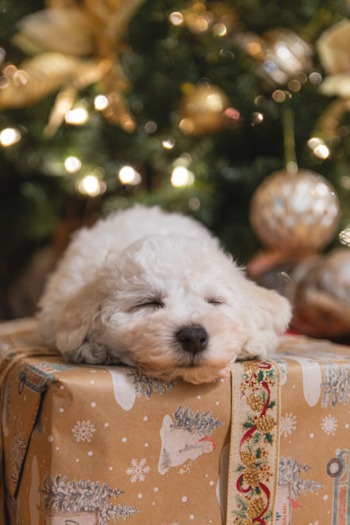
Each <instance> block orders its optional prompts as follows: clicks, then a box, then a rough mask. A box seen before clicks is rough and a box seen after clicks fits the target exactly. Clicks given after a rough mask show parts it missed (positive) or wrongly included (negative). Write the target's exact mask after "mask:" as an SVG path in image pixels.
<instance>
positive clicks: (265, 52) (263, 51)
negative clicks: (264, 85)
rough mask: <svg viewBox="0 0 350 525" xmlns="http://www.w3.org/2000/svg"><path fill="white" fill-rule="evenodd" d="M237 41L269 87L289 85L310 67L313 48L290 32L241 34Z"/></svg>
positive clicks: (281, 30)
mask: <svg viewBox="0 0 350 525" xmlns="http://www.w3.org/2000/svg"><path fill="white" fill-rule="evenodd" d="M235 40H236V41H237V42H238V44H239V45H240V46H241V47H243V49H244V50H245V51H246V52H247V53H248V54H249V55H250V56H251V57H252V58H253V59H254V60H255V61H256V62H257V64H258V68H257V73H258V74H259V75H260V76H261V77H263V78H264V79H265V80H267V81H268V82H269V84H271V83H272V85H276V84H281V85H282V84H286V83H287V82H288V81H289V80H291V79H296V78H298V76H299V75H300V74H302V73H304V74H305V73H306V72H307V71H308V70H309V68H310V67H311V63H312V62H311V57H312V55H313V49H312V46H311V45H310V44H309V43H308V42H306V41H305V40H303V39H302V38H301V37H300V36H299V35H297V34H296V33H294V32H293V31H291V30H290V29H286V28H276V29H272V30H270V31H267V32H266V33H263V34H262V35H260V36H258V35H256V34H254V33H249V32H245V33H239V34H237V36H236V37H235Z"/></svg>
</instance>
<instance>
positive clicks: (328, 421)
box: [321, 415, 338, 436]
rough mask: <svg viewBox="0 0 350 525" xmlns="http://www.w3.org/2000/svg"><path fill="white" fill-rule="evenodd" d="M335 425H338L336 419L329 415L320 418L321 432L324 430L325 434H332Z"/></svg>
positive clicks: (335, 428) (335, 427)
mask: <svg viewBox="0 0 350 525" xmlns="http://www.w3.org/2000/svg"><path fill="white" fill-rule="evenodd" d="M337 425H338V421H337V420H336V418H335V417H333V416H331V415H329V416H325V417H324V418H323V419H322V423H321V428H322V430H323V432H325V433H326V434H328V435H330V434H331V435H332V436H334V434H335V431H336V430H337Z"/></svg>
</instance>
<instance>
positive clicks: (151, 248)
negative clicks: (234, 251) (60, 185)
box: [38, 206, 291, 383]
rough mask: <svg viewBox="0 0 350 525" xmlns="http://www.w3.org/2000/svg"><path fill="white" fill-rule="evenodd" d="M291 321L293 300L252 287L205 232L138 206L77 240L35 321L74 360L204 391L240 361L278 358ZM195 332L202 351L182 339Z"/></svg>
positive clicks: (194, 224)
mask: <svg viewBox="0 0 350 525" xmlns="http://www.w3.org/2000/svg"><path fill="white" fill-rule="evenodd" d="M290 315H291V311H290V306H289V303H288V302H287V300H286V299H284V298H283V297H282V296H280V295H279V294H278V293H276V292H274V291H270V290H267V289H264V288H261V287H258V286H257V285H256V284H254V283H253V282H251V281H249V280H248V279H247V278H246V277H245V275H244V273H243V271H242V269H240V268H238V266H237V265H236V264H235V263H234V261H233V260H232V258H231V257H230V256H229V255H227V254H226V253H224V252H223V251H222V249H221V248H220V246H219V242H218V240H217V239H215V238H214V237H213V236H212V235H211V234H210V233H209V232H208V231H207V230H206V229H205V228H204V227H203V226H202V225H200V224H199V223H197V222H195V221H194V220H192V219H190V218H189V217H185V216H182V215H179V214H175V213H173V214H172V213H165V212H163V211H162V210H160V209H159V208H145V207H142V206H136V207H134V208H131V209H129V210H126V211H120V212H118V213H115V214H112V215H110V216H109V217H108V218H107V219H105V220H100V221H98V222H97V223H96V224H95V226H93V227H92V228H91V229H82V230H80V231H79V232H78V233H77V234H76V235H75V237H74V239H73V240H72V242H71V244H70V246H69V247H68V249H67V251H66V253H65V254H64V256H63V258H62V261H61V262H60V263H59V265H58V268H57V270H56V271H55V272H54V273H53V275H52V276H51V277H50V278H49V281H48V283H47V287H46V290H45V292H44V294H43V297H42V298H41V300H40V303H39V312H38V321H39V328H40V331H41V334H42V336H43V338H44V340H45V341H46V342H47V343H49V344H51V345H56V346H57V348H58V349H59V350H60V351H61V352H62V354H63V356H64V357H65V358H66V359H67V360H69V361H74V362H86V363H94V364H99V363H104V364H108V363H124V364H127V365H131V366H136V367H138V368H139V369H140V370H141V371H142V372H143V373H144V374H146V375H149V376H151V377H158V378H163V379H165V380H171V379H174V378H175V377H182V378H183V379H184V380H186V381H189V382H192V383H204V382H211V381H214V380H216V379H217V378H219V377H223V376H225V375H226V374H227V373H228V367H229V365H230V363H232V362H233V361H234V360H235V359H237V358H249V357H254V356H266V355H267V354H268V353H270V352H272V351H273V350H274V349H275V347H276V345H277V343H278V334H280V333H282V332H283V331H284V330H285V329H286V327H287V325H288V323H289V320H290ZM193 326H195V327H200V330H204V332H205V333H206V335H207V337H206V340H205V344H203V348H201V351H198V352H192V351H188V349H186V348H184V345H183V344H181V341H179V337H178V333H179V330H181V329H183V328H184V327H185V329H187V328H186V327H193Z"/></svg>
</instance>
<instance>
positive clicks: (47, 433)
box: [0, 320, 350, 525]
mask: <svg viewBox="0 0 350 525" xmlns="http://www.w3.org/2000/svg"><path fill="white" fill-rule="evenodd" d="M0 380H1V416H2V433H1V440H0V441H1V442H0V449H1V450H0V452H1V455H0V461H1V465H0V466H1V472H2V473H3V475H2V476H0V505H1V507H0V509H1V513H2V514H0V523H1V524H4V525H14V524H16V525H112V524H114V523H120V522H123V523H124V522H125V523H128V524H130V525H133V524H134V525H141V524H142V525H192V524H194V525H195V524H198V525H207V524H211V525H223V524H227V525H255V524H259V525H273V524H275V525H280V524H283V525H288V524H291V523H293V525H295V524H296V525H348V523H349V516H350V503H349V502H350V497H349V490H350V489H349V449H350V348H348V347H341V346H337V345H332V344H330V343H328V342H322V341H321V342H317V341H313V340H310V339H307V338H304V337H298V336H291V337H285V338H284V339H283V341H282V343H281V346H280V349H279V352H278V354H277V355H275V356H274V357H273V359H268V360H264V361H251V362H243V363H235V364H234V365H233V366H232V374H231V378H227V379H225V380H220V381H219V382H217V383H214V384H210V385H202V386H196V385H190V384H187V383H184V382H180V381H173V382H171V383H164V382H161V381H157V380H151V379H147V378H145V377H144V376H142V375H140V374H139V373H137V372H136V371H135V370H133V369H131V368H128V367H116V366H115V367H110V366H109V367H104V366H88V365H74V364H73V365H72V364H68V363H66V362H65V361H63V360H62V358H61V356H60V355H58V354H57V353H56V352H55V351H53V350H52V349H50V348H47V347H44V346H43V345H42V343H41V342H40V340H39V338H38V335H37V330H36V324H35V322H34V321H33V320H26V321H18V322H12V323H6V324H3V325H0Z"/></svg>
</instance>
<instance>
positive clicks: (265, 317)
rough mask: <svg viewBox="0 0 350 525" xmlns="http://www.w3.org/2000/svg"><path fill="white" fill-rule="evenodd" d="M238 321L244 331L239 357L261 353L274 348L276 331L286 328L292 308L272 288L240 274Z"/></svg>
mask: <svg viewBox="0 0 350 525" xmlns="http://www.w3.org/2000/svg"><path fill="white" fill-rule="evenodd" d="M243 291H244V297H242V301H243V311H242V314H243V315H242V318H241V320H242V325H243V330H244V332H245V334H246V336H247V337H246V340H245V343H244V345H243V349H242V352H241V354H240V356H239V358H241V359H244V358H250V359H251V358H252V357H255V356H257V357H265V356H266V355H268V354H269V353H272V352H274V350H275V349H276V347H277V345H278V341H279V335H281V334H283V333H284V332H285V330H286V329H287V328H288V325H289V322H290V320H291V315H292V309H291V305H290V303H289V302H288V300H287V299H286V298H285V297H283V296H282V295H280V294H279V293H278V292H276V291H274V290H268V289H267V288H263V287H261V286H258V285H257V284H255V283H254V282H252V281H250V280H248V279H246V278H244V284H243Z"/></svg>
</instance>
